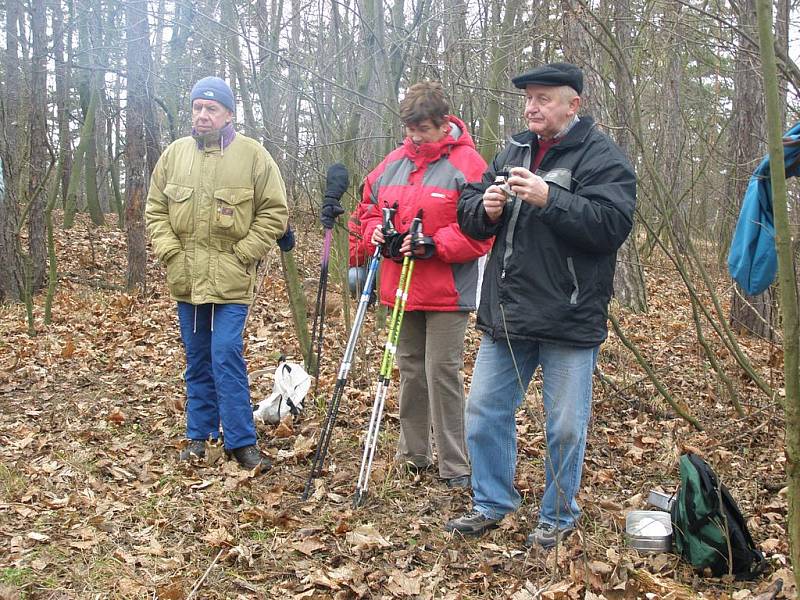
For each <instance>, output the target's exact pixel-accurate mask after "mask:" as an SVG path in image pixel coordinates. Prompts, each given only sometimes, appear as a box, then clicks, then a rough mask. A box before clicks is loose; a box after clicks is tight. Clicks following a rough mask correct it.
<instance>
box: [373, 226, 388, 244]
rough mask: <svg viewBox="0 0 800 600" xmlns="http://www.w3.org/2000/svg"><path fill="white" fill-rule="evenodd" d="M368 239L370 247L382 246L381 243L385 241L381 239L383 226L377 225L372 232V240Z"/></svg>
mask: <svg viewBox="0 0 800 600" xmlns="http://www.w3.org/2000/svg"><path fill="white" fill-rule="evenodd" d="M370 239H371V241H372V245H373V246H381V245H383V242H384V241H385V238H384V237H383V226H382V225H378V226H377V227H376V228H375V229H373V230H372V238H370Z"/></svg>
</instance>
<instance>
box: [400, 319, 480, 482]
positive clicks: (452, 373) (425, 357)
mask: <svg viewBox="0 0 800 600" xmlns="http://www.w3.org/2000/svg"><path fill="white" fill-rule="evenodd" d="M468 318H469V313H466V312H433V311H411V312H407V313H405V315H404V316H403V325H402V329H401V330H400V339H399V342H398V348H397V365H398V367H399V368H400V440H399V442H398V448H397V456H396V459H397V460H399V461H404V462H411V463H414V464H415V465H416V466H417V467H426V466H428V465H431V464H432V463H433V452H432V448H431V428H433V439H434V440H435V442H436V450H437V453H438V456H439V476H440V477H442V478H443V479H450V478H453V477H460V476H462V475H468V474H469V472H470V471H469V461H468V459H467V444H466V439H465V434H464V402H465V401H464V375H463V367H464V334H465V333H466V329H467V320H468Z"/></svg>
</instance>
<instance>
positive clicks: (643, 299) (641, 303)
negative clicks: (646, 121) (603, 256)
mask: <svg viewBox="0 0 800 600" xmlns="http://www.w3.org/2000/svg"><path fill="white" fill-rule="evenodd" d="M613 10H614V30H615V35H616V41H617V47H618V48H619V51H620V52H621V56H619V57H617V60H614V61H613V62H614V84H615V86H616V90H617V91H618V93H617V94H616V96H615V103H614V116H615V119H614V120H615V122H616V125H617V127H618V129H616V131H615V133H616V135H615V137H616V140H617V144H618V145H619V147H620V148H621V149H622V151H623V152H624V153H625V156H627V157H628V158H629V159H630V160H631V162H634V160H633V158H634V157H633V152H634V150H635V147H634V144H633V141H632V137H633V136H632V135H631V129H632V126H633V124H632V123H630V122H629V119H630V118H631V115H633V114H634V112H635V111H634V107H633V94H634V90H633V82H632V81H631V78H630V73H629V72H628V69H626V68H625V64H628V65H629V64H630V50H629V48H630V47H631V26H630V23H631V9H630V0H617V2H615V4H614V9H613ZM636 219H637V222H638V217H636ZM637 222H634V227H633V231H632V232H631V235H630V236H629V237H628V239H627V240H625V243H624V244H622V247H621V248H620V249H619V252H617V269H616V271H615V273H614V295H615V296H616V298H617V300H618V301H619V303H620V304H621V305H622V306H624V307H626V308H628V309H630V310H632V311H634V312H636V313H644V312H647V287H646V286H645V283H644V270H643V269H642V262H641V258H640V257H639V246H638V243H637V242H638V240H637V235H636V234H637V230H638V229H639V227H638V226H637Z"/></svg>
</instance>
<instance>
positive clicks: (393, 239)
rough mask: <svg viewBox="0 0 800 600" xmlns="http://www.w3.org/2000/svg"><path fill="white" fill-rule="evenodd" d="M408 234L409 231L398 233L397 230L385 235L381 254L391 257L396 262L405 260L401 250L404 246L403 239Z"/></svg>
mask: <svg viewBox="0 0 800 600" xmlns="http://www.w3.org/2000/svg"><path fill="white" fill-rule="evenodd" d="M407 235H408V233H398V232H396V231H395V232H394V233H390V234H389V235H386V236H384V238H383V249H382V250H381V254H383V255H384V256H385V257H386V258H391V259H392V260H393V261H395V262H403V259H404V258H405V256H403V253H402V252H400V248H401V247H402V246H403V240H405V239H406V236H407Z"/></svg>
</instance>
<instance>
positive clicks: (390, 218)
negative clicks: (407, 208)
mask: <svg viewBox="0 0 800 600" xmlns="http://www.w3.org/2000/svg"><path fill="white" fill-rule="evenodd" d="M381 211H382V212H383V224H382V225H381V228H382V229H383V235H384V236H387V235H392V234H394V233H397V230H396V229H395V228H394V214H395V213H396V212H397V209H396V208H389V207H388V206H387V207H384V208H382V209H381Z"/></svg>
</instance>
